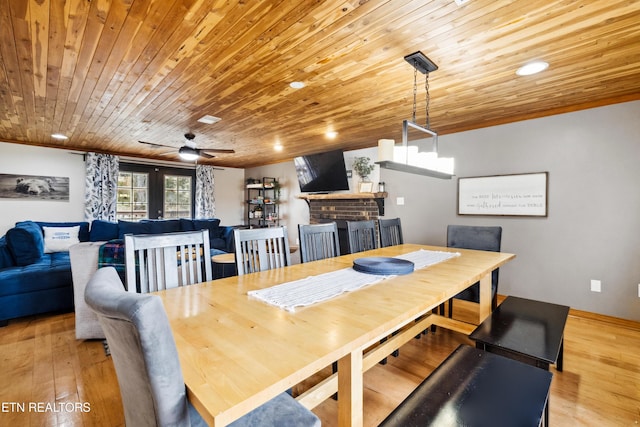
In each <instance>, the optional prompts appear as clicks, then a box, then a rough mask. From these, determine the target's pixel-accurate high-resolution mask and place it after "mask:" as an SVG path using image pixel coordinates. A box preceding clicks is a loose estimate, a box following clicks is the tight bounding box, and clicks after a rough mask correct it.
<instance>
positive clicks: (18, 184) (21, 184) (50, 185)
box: [0, 173, 69, 201]
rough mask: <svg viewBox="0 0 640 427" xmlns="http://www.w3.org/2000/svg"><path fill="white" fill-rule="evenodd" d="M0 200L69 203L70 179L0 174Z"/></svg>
mask: <svg viewBox="0 0 640 427" xmlns="http://www.w3.org/2000/svg"><path fill="white" fill-rule="evenodd" d="M0 198H2V199H23V200H24V199H31V200H58V201H69V177H59V176H41V175H15V174H6V173H0Z"/></svg>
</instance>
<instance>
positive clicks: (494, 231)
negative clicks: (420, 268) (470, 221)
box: [447, 225, 502, 317]
mask: <svg viewBox="0 0 640 427" xmlns="http://www.w3.org/2000/svg"><path fill="white" fill-rule="evenodd" d="M501 242H502V227H485V226H471V225H449V226H447V246H448V247H450V248H461V249H477V250H481V251H492V252H500V244H501ZM498 270H499V269H495V270H494V271H493V272H492V273H491V309H492V310H494V309H495V308H496V306H497V301H498V299H497V295H498ZM454 298H457V299H463V300H467V301H472V302H475V303H479V302H480V284H479V283H475V284H473V285H472V286H471V287H469V288H467V289H465V290H464V291H462V292H460V293H459V294H458V295H456V296H455V297H454ZM452 310H453V299H450V300H449V317H451V315H452Z"/></svg>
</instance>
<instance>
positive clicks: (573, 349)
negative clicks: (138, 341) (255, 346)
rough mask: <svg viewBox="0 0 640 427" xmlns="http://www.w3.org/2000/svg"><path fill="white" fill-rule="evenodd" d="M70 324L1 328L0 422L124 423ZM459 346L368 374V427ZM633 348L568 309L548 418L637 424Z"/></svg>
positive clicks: (61, 317)
mask: <svg viewBox="0 0 640 427" xmlns="http://www.w3.org/2000/svg"><path fill="white" fill-rule="evenodd" d="M458 307H459V308H460V309H461V310H457V309H454V312H456V314H458V313H459V314H460V315H461V317H464V315H465V314H468V313H469V311H468V310H467V308H468V307H467V306H464V305H463V304H462V305H460V306H458ZM74 321H75V319H74V315H73V314H72V313H67V314H58V315H50V316H39V317H31V318H26V319H21V320H17V321H12V322H10V323H9V326H7V327H5V328H1V329H0V360H1V362H2V366H1V367H0V426H27V425H31V426H120V425H124V417H123V413H122V404H121V402H120V395H119V391H118V386H117V380H116V376H115V371H114V368H113V363H112V361H111V359H110V358H109V357H107V356H105V352H104V349H103V346H102V343H101V342H100V341H77V340H76V339H75V336H74ZM460 343H467V344H471V342H470V341H469V340H468V339H467V338H466V337H465V336H463V335H461V334H458V333H454V332H450V331H446V330H444V329H438V330H437V332H436V333H435V334H432V333H428V334H426V335H423V336H422V338H421V339H419V340H412V341H411V342H409V343H408V344H406V345H405V346H403V347H402V348H401V350H400V356H399V357H397V358H394V357H390V358H389V362H388V364H387V365H377V366H376V367H374V368H373V369H371V370H370V371H368V372H367V373H366V374H365V396H364V400H365V426H375V425H377V424H378V423H379V422H380V421H381V420H382V419H384V417H385V416H386V415H387V414H388V413H389V412H391V410H392V409H393V408H394V407H395V406H396V405H397V404H398V403H399V402H400V401H402V399H404V398H405V397H406V396H407V395H408V394H409V393H410V392H411V390H412V389H413V388H414V387H416V386H417V384H419V382H420V381H422V379H423V378H425V377H426V376H427V375H428V374H429V373H430V372H431V371H432V370H433V369H434V368H435V367H436V366H437V365H438V364H439V363H440V362H442V360H444V359H445V358H446V356H447V355H448V354H449V353H450V352H451V351H453V350H454V349H455V348H456V347H457V346H458V345H459V344H460ZM639 355H640V324H638V323H635V322H629V321H624V320H620V319H613V318H607V317H602V316H595V315H591V314H589V313H584V312H576V311H572V312H571V314H570V316H569V319H568V322H567V327H566V329H565V356H564V357H565V359H564V372H556V370H555V368H554V367H552V368H551V371H552V372H553V374H554V376H553V382H552V388H551V401H550V402H551V406H550V425H551V426H633V425H638V423H639V422H640V356H639ZM328 372H329V369H327V370H326V372H321V373H319V374H318V375H317V376H316V378H314V379H311V380H309V382H312V381H315V380H317V379H318V378H319V377H321V376H323V375H325V374H327V373H328ZM305 387H306V384H305V383H303V384H301V385H299V386H298V387H296V388H295V389H294V392H296V391H299V390H302V389H304V388H305ZM20 405H22V407H21V406H20ZM38 405H39V406H38ZM78 406H79V407H78ZM314 411H315V412H316V413H317V414H318V415H319V416H320V417H321V419H322V423H323V426H335V425H337V423H336V416H337V406H336V402H335V401H333V400H327V401H325V402H324V403H323V404H321V405H320V406H319V407H317V408H316V409H315V410H314Z"/></svg>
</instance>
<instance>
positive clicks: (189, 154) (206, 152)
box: [138, 132, 235, 160]
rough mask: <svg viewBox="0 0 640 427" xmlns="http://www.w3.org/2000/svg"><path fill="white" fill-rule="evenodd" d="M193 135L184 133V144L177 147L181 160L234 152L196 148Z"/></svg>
mask: <svg viewBox="0 0 640 427" xmlns="http://www.w3.org/2000/svg"><path fill="white" fill-rule="evenodd" d="M195 137H196V136H195V135H194V134H192V133H191V132H188V133H185V134H184V138H185V140H186V141H185V144H184V145H183V146H182V147H180V148H179V149H178V154H179V155H180V158H182V159H183V160H196V159H197V158H198V157H204V158H207V159H212V158H214V157H215V156H214V155H212V154H210V153H235V150H230V149H222V148H198V147H197V146H196V143H195V141H194V139H195ZM138 142H139V143H141V144H147V145H152V146H156V147H169V148H175V147H174V146H172V145H165V144H158V143H155V142H145V141H138Z"/></svg>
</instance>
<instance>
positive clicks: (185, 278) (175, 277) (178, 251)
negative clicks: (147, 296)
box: [124, 230, 213, 293]
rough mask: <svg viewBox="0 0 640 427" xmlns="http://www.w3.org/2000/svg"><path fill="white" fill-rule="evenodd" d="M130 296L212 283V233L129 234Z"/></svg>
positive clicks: (127, 244)
mask: <svg viewBox="0 0 640 427" xmlns="http://www.w3.org/2000/svg"><path fill="white" fill-rule="evenodd" d="M124 244H125V270H126V278H127V290H128V291H129V292H142V293H147V292H154V291H159V290H163V289H170V288H175V287H177V286H184V285H192V284H194V283H200V282H205V281H210V280H212V279H213V276H212V273H211V271H212V270H211V253H210V248H209V230H200V231H187V232H178V233H163V234H142V235H132V234H125V236H124Z"/></svg>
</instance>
